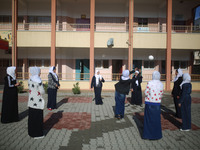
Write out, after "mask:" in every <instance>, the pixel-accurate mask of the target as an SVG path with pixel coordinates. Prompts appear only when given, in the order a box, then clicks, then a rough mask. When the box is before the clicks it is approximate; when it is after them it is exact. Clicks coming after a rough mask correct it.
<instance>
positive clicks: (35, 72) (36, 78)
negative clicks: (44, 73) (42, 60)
mask: <svg viewBox="0 0 200 150" xmlns="http://www.w3.org/2000/svg"><path fill="white" fill-rule="evenodd" d="M30 73H31V77H30V79H31V80H32V81H33V82H37V83H41V82H42V80H41V78H40V76H39V74H40V68H39V67H30Z"/></svg>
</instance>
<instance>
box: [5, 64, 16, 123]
mask: <svg viewBox="0 0 200 150" xmlns="http://www.w3.org/2000/svg"><path fill="white" fill-rule="evenodd" d="M15 70H16V67H8V68H7V75H6V77H5V78H4V80H5V82H4V83H5V84H4V90H3V101H2V109H1V122H2V123H11V122H16V121H18V120H19V118H18V92H17V86H19V83H17V81H16V76H15Z"/></svg>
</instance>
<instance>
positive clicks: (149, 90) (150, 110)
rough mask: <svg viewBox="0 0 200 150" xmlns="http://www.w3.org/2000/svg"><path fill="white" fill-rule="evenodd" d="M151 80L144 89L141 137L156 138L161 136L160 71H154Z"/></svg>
mask: <svg viewBox="0 0 200 150" xmlns="http://www.w3.org/2000/svg"><path fill="white" fill-rule="evenodd" d="M152 79H153V80H151V81H149V82H148V83H147V86H146V90H145V111H144V129H143V138H144V139H151V140H157V139H161V138H162V129H161V118H160V113H161V110H160V103H161V98H162V95H163V84H162V82H160V73H159V72H158V71H154V72H153V75H152Z"/></svg>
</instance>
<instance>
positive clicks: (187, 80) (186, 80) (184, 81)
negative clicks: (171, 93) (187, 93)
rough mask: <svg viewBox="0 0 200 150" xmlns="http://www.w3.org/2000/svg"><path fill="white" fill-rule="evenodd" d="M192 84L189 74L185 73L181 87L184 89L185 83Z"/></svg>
mask: <svg viewBox="0 0 200 150" xmlns="http://www.w3.org/2000/svg"><path fill="white" fill-rule="evenodd" d="M190 82H191V77H190V75H189V73H184V74H183V81H182V83H181V84H180V87H181V89H182V85H183V84H185V83H190Z"/></svg>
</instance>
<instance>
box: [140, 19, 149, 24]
mask: <svg viewBox="0 0 200 150" xmlns="http://www.w3.org/2000/svg"><path fill="white" fill-rule="evenodd" d="M138 25H148V19H147V18H138Z"/></svg>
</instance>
